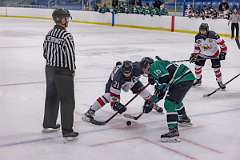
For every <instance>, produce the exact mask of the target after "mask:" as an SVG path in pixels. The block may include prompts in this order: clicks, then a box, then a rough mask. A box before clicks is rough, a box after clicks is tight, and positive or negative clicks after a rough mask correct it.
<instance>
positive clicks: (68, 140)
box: [63, 137, 78, 144]
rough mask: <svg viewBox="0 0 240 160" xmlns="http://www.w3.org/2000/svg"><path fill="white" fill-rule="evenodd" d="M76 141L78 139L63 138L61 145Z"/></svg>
mask: <svg viewBox="0 0 240 160" xmlns="http://www.w3.org/2000/svg"><path fill="white" fill-rule="evenodd" d="M76 140H78V137H63V143H64V144H65V143H69V142H73V141H76Z"/></svg>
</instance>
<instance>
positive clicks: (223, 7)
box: [218, 0, 230, 19]
mask: <svg viewBox="0 0 240 160" xmlns="http://www.w3.org/2000/svg"><path fill="white" fill-rule="evenodd" d="M218 10H219V12H220V14H221V15H222V17H223V18H226V19H228V18H229V12H230V11H229V4H228V2H226V0H222V2H221V3H220V5H219V7H218Z"/></svg>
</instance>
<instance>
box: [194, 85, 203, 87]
mask: <svg viewBox="0 0 240 160" xmlns="http://www.w3.org/2000/svg"><path fill="white" fill-rule="evenodd" d="M201 85H202V84H195V85H193V87H200V86H201Z"/></svg>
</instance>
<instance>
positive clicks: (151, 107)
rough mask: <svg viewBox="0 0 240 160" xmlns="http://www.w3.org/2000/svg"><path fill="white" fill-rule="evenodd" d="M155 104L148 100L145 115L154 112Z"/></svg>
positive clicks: (144, 106) (145, 104)
mask: <svg viewBox="0 0 240 160" xmlns="http://www.w3.org/2000/svg"><path fill="white" fill-rule="evenodd" d="M153 106H154V103H153V101H152V100H146V101H145V103H144V105H143V113H149V112H151V111H152V109H153Z"/></svg>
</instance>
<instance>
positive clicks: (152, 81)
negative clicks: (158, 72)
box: [148, 75, 155, 85]
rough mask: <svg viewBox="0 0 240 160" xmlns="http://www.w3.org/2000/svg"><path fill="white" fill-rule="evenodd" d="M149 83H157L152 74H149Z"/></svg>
mask: <svg viewBox="0 0 240 160" xmlns="http://www.w3.org/2000/svg"><path fill="white" fill-rule="evenodd" d="M148 83H149V84H151V85H154V84H155V79H154V78H153V77H152V76H151V75H148Z"/></svg>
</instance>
